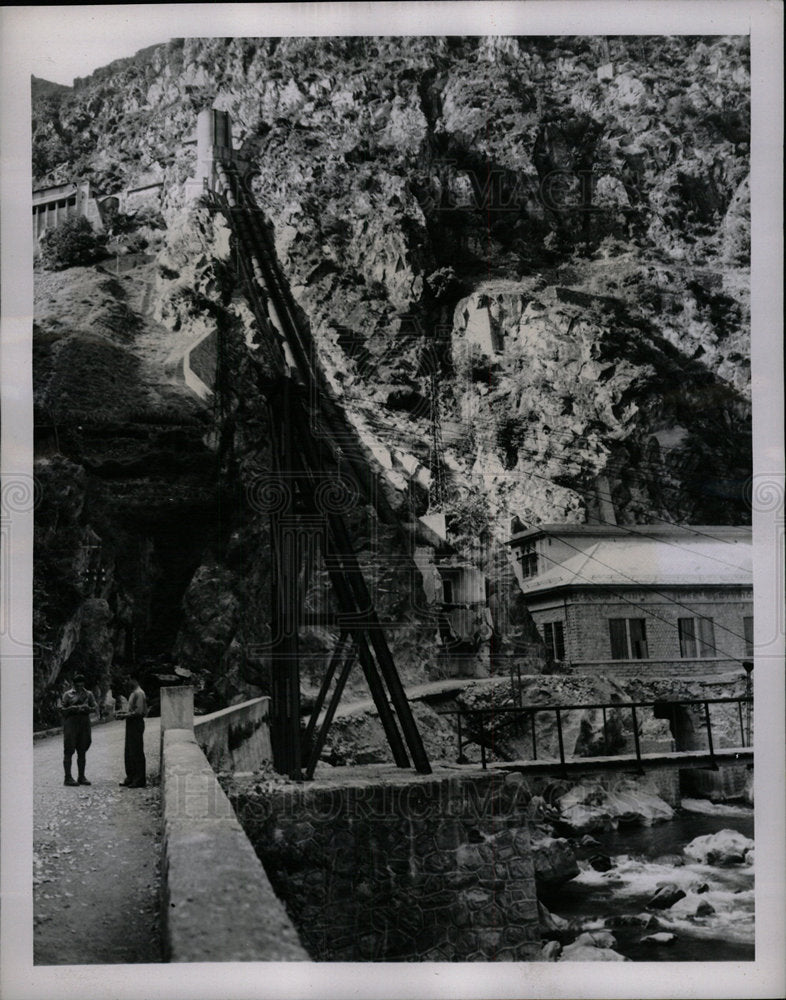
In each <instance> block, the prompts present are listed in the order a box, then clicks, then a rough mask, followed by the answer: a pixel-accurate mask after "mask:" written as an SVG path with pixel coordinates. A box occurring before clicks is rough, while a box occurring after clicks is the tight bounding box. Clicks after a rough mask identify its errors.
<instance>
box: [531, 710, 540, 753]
mask: <svg viewBox="0 0 786 1000" xmlns="http://www.w3.org/2000/svg"><path fill="white" fill-rule="evenodd" d="M535 714H536V713H535V709H534V708H533V709H532V711H531V712H530V720H531V722H532V759H533V760H537V759H538V744H537V740H536V738H535Z"/></svg>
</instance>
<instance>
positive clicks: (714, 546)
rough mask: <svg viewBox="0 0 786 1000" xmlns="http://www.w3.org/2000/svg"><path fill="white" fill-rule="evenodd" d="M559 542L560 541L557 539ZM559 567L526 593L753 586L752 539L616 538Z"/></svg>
mask: <svg viewBox="0 0 786 1000" xmlns="http://www.w3.org/2000/svg"><path fill="white" fill-rule="evenodd" d="M556 537H558V536H556ZM582 550H583V551H581V552H576V553H575V555H572V556H570V557H569V558H568V559H566V560H565V561H564V562H561V563H551V564H550V563H549V559H548V551H546V552H544V553H543V555H542V558H543V562H544V564H545V566H546V567H548V568H546V569H545V572H544V573H541V574H540V575H539V576H536V577H531V578H529V579H526V580H525V581H524V584H523V588H522V589H523V591H524V593H536V592H538V591H542V590H549V589H552V588H553V587H563V586H589V585H595V586H616V587H632V586H635V585H637V584H638V585H640V586H645V587H658V586H661V587H663V586H751V585H752V584H753V567H752V546H751V543H750V539H749V538H748V539H745V538H744V537H743V538H738V539H737V540H730V539H718V540H716V539H713V538H710V537H701V538H697V537H695V536H692V537H688V538H674V537H672V538H669V539H666V538H663V537H662V536H661V537H637V536H634V535H627V536H626V535H615V536H610V537H605V538H598V539H597V540H595V541H592V542H590V544H586V542H585V544H584V545H583V546H582Z"/></svg>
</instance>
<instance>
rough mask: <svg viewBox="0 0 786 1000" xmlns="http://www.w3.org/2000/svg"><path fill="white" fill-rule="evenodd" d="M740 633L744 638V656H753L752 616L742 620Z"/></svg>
mask: <svg viewBox="0 0 786 1000" xmlns="http://www.w3.org/2000/svg"><path fill="white" fill-rule="evenodd" d="M742 631H743V635H744V636H745V655H746V656H753V616H752V615H751V616H748V617H745V618H743V619H742Z"/></svg>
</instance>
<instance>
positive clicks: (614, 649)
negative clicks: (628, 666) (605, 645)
mask: <svg viewBox="0 0 786 1000" xmlns="http://www.w3.org/2000/svg"><path fill="white" fill-rule="evenodd" d="M625 625H626V620H625V619H624V618H609V637H610V638H611V658H612V660H627V659H628V636H627V630H626V628H625Z"/></svg>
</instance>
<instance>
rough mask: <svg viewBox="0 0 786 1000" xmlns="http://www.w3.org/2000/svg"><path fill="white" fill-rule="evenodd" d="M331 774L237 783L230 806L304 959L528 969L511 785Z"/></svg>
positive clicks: (451, 775) (526, 867)
mask: <svg viewBox="0 0 786 1000" xmlns="http://www.w3.org/2000/svg"><path fill="white" fill-rule="evenodd" d="M337 770H338V769H337ZM340 770H341V771H342V772H344V773H343V774H341V775H336V774H332V775H330V776H329V777H325V778H320V776H318V777H317V779H316V780H315V781H314V782H313V783H310V784H309V785H306V786H303V785H301V786H295V785H282V784H280V783H278V784H276V783H273V782H256V783H254V782H253V781H252V780H248V781H245V782H238V781H236V782H235V784H234V788H233V792H232V793H231V794H232V800H233V802H234V804H235V809H236V812H237V815H238V817H239V819H240V821H241V822H242V824H243V828H244V829H245V831H246V833H247V834H248V836H249V839H250V840H251V842H252V843H253V844H254V847H255V849H256V852H257V854H258V855H259V857H260V858H261V859H262V861H263V863H264V865H265V870H266V871H267V873H268V875H269V876H270V880H271V882H272V884H273V886H274V887H275V889H276V892H277V893H278V895H279V896H280V897H281V898H282V899H283V900H284V901H285V902H286V905H287V908H288V910H289V912H290V913H291V915H292V918H293V920H294V922H295V925H296V926H297V928H298V930H299V931H300V934H301V936H302V940H303V943H304V944H305V945H306V947H307V948H308V951H309V953H310V954H311V956H312V957H313V958H317V959H322V960H332V961H363V960H365V961H368V960H371V961H373V960H377V961H405V960H410V961H412V960H423V961H451V960H453V961H473V960H476V961H492V960H507V961H524V960H532V959H534V958H536V957H537V954H538V951H539V948H540V931H539V926H538V908H537V900H536V895H535V878H534V871H533V858H532V851H531V845H530V836H529V828H528V823H527V815H526V813H527V806H528V804H529V802H530V795H529V794H528V793H526V791H525V794H521V793H522V789H525V788H526V786H525V784H524V783H522V782H521V780H520V778H519V776H517V775H516V776H511V775H508V776H502V775H493V774H484V773H480V772H475V773H474V774H473V775H457V774H456V773H455V771H450V770H449V769H445V770H444V771H443V772H442V773H440V772H435V774H434V775H430V776H422V775H414V774H412V773H411V772H401V771H398V772H397V771H396V770H395V769H393V768H389V767H387V766H385V765H382V766H373V767H371V766H370V767H366V768H362V769H357V770H356V769H354V768H341V769H340Z"/></svg>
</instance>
